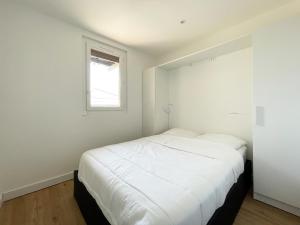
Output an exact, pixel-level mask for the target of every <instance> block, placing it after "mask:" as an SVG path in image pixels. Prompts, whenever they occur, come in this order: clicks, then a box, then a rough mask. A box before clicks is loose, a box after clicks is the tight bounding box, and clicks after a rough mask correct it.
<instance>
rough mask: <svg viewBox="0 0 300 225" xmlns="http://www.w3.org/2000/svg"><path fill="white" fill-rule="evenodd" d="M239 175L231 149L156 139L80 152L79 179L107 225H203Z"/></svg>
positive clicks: (240, 166)
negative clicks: (108, 223) (97, 206)
mask: <svg viewBox="0 0 300 225" xmlns="http://www.w3.org/2000/svg"><path fill="white" fill-rule="evenodd" d="M243 170H244V162H243V159H242V156H241V154H240V153H239V152H238V151H236V150H235V149H233V148H229V147H226V146H222V145H218V144H215V143H212V142H207V141H203V140H199V139H192V138H183V137H175V136H172V135H157V136H152V137H147V138H142V139H138V140H135V141H130V142H126V143H122V144H117V145H110V146H106V147H103V148H99V149H95V150H90V151H87V152H85V153H84V154H83V155H82V157H81V160H80V166H79V174H78V175H79V180H80V181H81V182H83V183H84V185H85V186H86V188H87V190H88V191H89V193H90V194H91V195H92V196H93V198H94V199H95V200H96V202H97V204H98V205H99V207H100V208H101V210H102V212H103V214H104V215H105V217H106V218H107V219H108V221H109V222H110V223H111V224H112V225H169V224H170V225H199V224H202V225H205V224H207V222H208V221H209V219H210V218H211V216H212V215H213V213H214V212H215V210H216V209H217V208H219V207H220V206H222V205H223V203H224V201H225V198H226V195H227V193H228V191H229V190H230V188H231V186H232V185H233V184H234V183H235V182H236V181H237V179H238V177H239V175H240V174H241V173H242V172H243Z"/></svg>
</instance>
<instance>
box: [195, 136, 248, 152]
mask: <svg viewBox="0 0 300 225" xmlns="http://www.w3.org/2000/svg"><path fill="white" fill-rule="evenodd" d="M197 138H199V139H202V140H207V141H211V142H215V143H220V144H225V145H229V146H230V147H232V148H234V149H239V148H241V147H242V146H244V145H246V144H247V142H246V141H244V140H243V139H241V138H238V137H235V136H232V135H228V134H214V133H206V134H203V135H199V136H197Z"/></svg>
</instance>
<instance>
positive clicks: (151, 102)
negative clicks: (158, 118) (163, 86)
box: [143, 68, 155, 136]
mask: <svg viewBox="0 0 300 225" xmlns="http://www.w3.org/2000/svg"><path fill="white" fill-rule="evenodd" d="M154 112H155V69H154V68H150V69H147V70H145V71H144V73H143V136H149V135H152V134H153V133H154V122H153V121H154V117H155V113H154Z"/></svg>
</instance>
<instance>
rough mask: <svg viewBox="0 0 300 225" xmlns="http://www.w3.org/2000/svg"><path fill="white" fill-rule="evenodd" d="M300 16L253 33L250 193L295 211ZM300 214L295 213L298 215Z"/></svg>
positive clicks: (299, 191)
mask: <svg viewBox="0 0 300 225" xmlns="http://www.w3.org/2000/svg"><path fill="white" fill-rule="evenodd" d="M299 28H300V17H295V18H291V19H289V20H287V21H285V22H281V23H279V24H276V25H272V26H270V27H268V28H265V29H263V30H261V31H259V32H257V33H256V34H255V35H254V38H253V46H254V50H253V54H254V57H253V59H254V81H253V86H254V92H253V93H254V105H255V109H254V110H255V111H256V117H257V118H256V119H255V120H254V121H253V123H254V125H253V127H254V128H253V131H254V132H253V133H254V137H253V138H254V155H253V159H254V192H255V193H256V194H259V195H262V196H265V197H268V198H271V199H273V200H277V201H280V202H283V203H285V204H288V205H291V206H293V207H297V208H300V163H299V162H300V132H299V128H300V61H299V60H300V29H299ZM299 212H300V211H299Z"/></svg>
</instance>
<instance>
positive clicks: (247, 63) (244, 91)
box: [169, 48, 252, 158]
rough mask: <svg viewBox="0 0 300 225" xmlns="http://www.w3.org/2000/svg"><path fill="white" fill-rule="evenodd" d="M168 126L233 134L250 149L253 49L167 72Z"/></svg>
mask: <svg viewBox="0 0 300 225" xmlns="http://www.w3.org/2000/svg"><path fill="white" fill-rule="evenodd" d="M169 73H170V75H169V82H170V103H171V104H172V105H173V106H172V112H171V117H170V126H171V127H181V128H187V129H192V130H195V131H199V132H222V133H229V134H234V135H236V136H240V137H242V138H244V139H246V140H247V141H248V142H249V147H250V150H249V153H248V158H251V157H252V153H251V149H252V148H251V143H252V137H251V110H252V108H251V107H252V97H251V95H252V91H251V89H252V49H251V48H247V49H243V50H240V51H237V52H234V53H230V54H227V55H223V56H220V57H217V58H215V59H213V60H205V61H201V62H198V63H193V64H192V65H190V66H184V67H180V68H178V69H175V70H172V71H170V72H169Z"/></svg>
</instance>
